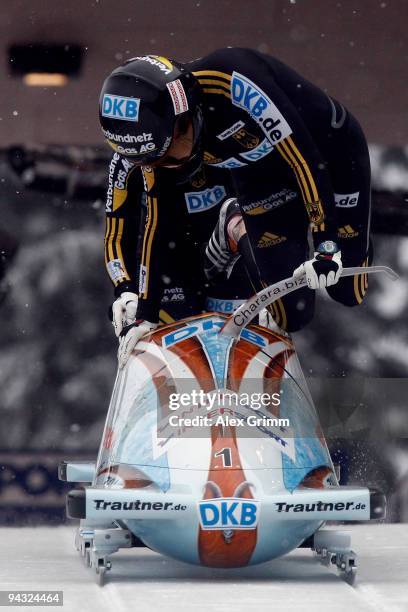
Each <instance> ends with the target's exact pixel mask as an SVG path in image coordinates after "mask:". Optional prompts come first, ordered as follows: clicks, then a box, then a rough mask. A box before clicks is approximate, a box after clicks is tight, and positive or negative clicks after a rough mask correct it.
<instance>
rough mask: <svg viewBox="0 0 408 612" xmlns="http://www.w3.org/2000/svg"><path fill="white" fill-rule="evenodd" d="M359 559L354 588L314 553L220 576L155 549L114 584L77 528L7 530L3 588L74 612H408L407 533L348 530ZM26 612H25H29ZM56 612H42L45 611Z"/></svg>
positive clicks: (120, 564)
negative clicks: (103, 577) (84, 547)
mask: <svg viewBox="0 0 408 612" xmlns="http://www.w3.org/2000/svg"><path fill="white" fill-rule="evenodd" d="M346 529H347V530H351V531H352V536H353V537H352V542H353V549H354V550H355V551H356V552H357V553H358V562H359V570H358V579H357V584H356V586H355V587H350V586H349V585H347V584H346V583H345V582H343V581H342V580H341V579H340V578H339V577H338V575H337V573H336V571H335V570H332V569H328V568H326V567H323V566H322V565H320V564H319V563H318V562H317V561H316V560H314V559H313V557H312V553H311V551H310V550H307V549H298V550H296V551H295V552H293V553H292V554H290V555H288V556H287V557H284V558H282V559H278V560H276V561H273V562H270V563H266V564H264V565H261V566H255V567H251V568H245V569H239V570H238V569H234V570H212V569H208V568H201V567H192V566H189V565H185V564H183V563H178V562H176V561H172V560H171V559H166V558H163V557H161V556H159V555H158V554H156V553H153V552H152V551H150V550H147V549H132V550H127V551H122V552H119V553H116V554H115V555H113V556H112V560H113V568H112V570H111V572H110V574H109V576H108V578H107V584H106V585H105V586H104V587H103V588H100V587H98V586H97V585H96V583H95V581H94V575H93V572H92V570H90V569H89V568H86V567H85V566H84V564H83V562H82V559H81V558H80V556H79V554H78V553H77V552H76V551H75V550H74V549H73V531H74V530H73V528H70V527H57V528H48V529H47V528H34V529H32V528H25V529H24V528H20V529H14V528H13V529H8V528H2V529H1V530H0V535H1V542H2V546H1V553H0V584H1V588H2V589H4V590H7V589H9V590H10V589H26V590H27V589H53V590H63V591H64V607H63V610H65V611H66V612H71V611H75V612H79V611H81V612H88V611H94V610H101V611H105V610H106V611H107V612H122V611H124V612H126V611H128V610H129V611H130V610H132V612H133V611H135V610H137V611H138V612H144V611H151V610H154V612H157V611H158V610H163V611H164V610H165V611H166V612H173V611H174V612H176V611H177V612H180V610H188V611H190V610H191V611H201V610H202V611H204V610H206V611H208V610H217V612H227V611H230V610H231V611H232V610H233V611H234V612H235V611H237V610H245V611H250V610H263V609H264V610H285V611H288V610H290V611H291V610H302V611H303V610H311V611H317V610H323V609H326V610H330V612H340V611H341V612H344V611H351V610H352V611H353V612H360V611H362V612H363V611H374V610H376V611H377V612H381V611H387V612H403V611H404V612H406V611H407V610H408V584H407V577H408V569H407V568H408V529H407V526H406V525H358V526H347V528H346ZM24 609H25V608H24ZM40 609H41V610H43V609H44V610H45V609H50V608H43V607H41V608H40V607H36V610H40Z"/></svg>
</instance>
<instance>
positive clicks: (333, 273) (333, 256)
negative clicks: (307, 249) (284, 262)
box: [293, 240, 343, 289]
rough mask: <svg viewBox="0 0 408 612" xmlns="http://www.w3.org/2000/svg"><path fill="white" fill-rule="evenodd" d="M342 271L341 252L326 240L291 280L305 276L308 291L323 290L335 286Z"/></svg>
mask: <svg viewBox="0 0 408 612" xmlns="http://www.w3.org/2000/svg"><path fill="white" fill-rule="evenodd" d="M342 270H343V264H342V262H341V251H339V250H338V247H337V245H336V243H335V242H332V241H331V240H326V242H322V244H320V245H319V246H318V247H317V251H316V252H315V254H314V258H313V259H309V261H305V262H304V263H302V264H301V265H300V266H299V267H298V268H296V270H295V271H294V272H293V278H299V277H300V276H302V274H306V280H307V284H308V286H309V288H310V289H323V288H324V287H330V285H335V284H336V283H337V282H338V280H339V278H340V274H341V272H342Z"/></svg>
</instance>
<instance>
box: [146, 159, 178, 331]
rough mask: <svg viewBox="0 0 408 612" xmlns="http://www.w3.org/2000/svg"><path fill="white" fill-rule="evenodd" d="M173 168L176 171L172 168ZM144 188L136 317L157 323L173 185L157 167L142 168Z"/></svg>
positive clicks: (169, 230)
mask: <svg viewBox="0 0 408 612" xmlns="http://www.w3.org/2000/svg"><path fill="white" fill-rule="evenodd" d="M173 172H175V171H173ZM142 173H143V179H144V184H145V190H146V207H147V213H146V219H145V226H144V231H143V232H142V233H141V234H140V244H139V248H138V251H139V253H140V266H139V285H138V293H139V302H138V308H137V319H138V320H144V321H150V322H152V323H157V322H158V320H159V311H160V302H161V298H162V294H163V278H162V270H163V256H164V252H165V251H166V249H167V248H168V244H169V242H170V241H171V236H172V226H174V224H175V223H177V218H175V217H174V215H173V217H172V214H171V210H172V201H173V200H174V197H173V196H172V185H171V182H169V183H167V182H166V181H165V180H163V178H162V176H161V175H160V171H159V170H155V169H153V168H150V167H143V168H142Z"/></svg>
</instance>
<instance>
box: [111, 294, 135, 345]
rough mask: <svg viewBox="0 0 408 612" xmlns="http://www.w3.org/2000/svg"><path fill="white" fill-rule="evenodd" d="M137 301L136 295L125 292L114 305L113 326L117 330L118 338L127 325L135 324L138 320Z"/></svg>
mask: <svg viewBox="0 0 408 612" xmlns="http://www.w3.org/2000/svg"><path fill="white" fill-rule="evenodd" d="M137 300H138V297H137V295H136V293H132V292H131V291H124V292H123V293H122V294H121V295H120V296H119V297H118V299H117V300H116V301H115V302H113V304H112V325H113V327H114V330H115V334H116V336H117V337H119V336H120V333H121V331H122V329H123V328H124V326H125V325H130V324H131V323H134V321H135V319H136V311H137Z"/></svg>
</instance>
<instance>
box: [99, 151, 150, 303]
mask: <svg viewBox="0 0 408 612" xmlns="http://www.w3.org/2000/svg"><path fill="white" fill-rule="evenodd" d="M142 198H143V181H142V176H141V172H140V168H136V167H132V165H131V164H130V163H129V162H128V161H127V160H126V159H124V158H123V157H121V156H120V155H118V153H114V155H113V157H112V160H111V163H110V166H109V175H108V189H107V195H106V207H105V210H106V227H105V266H106V270H107V272H108V275H109V278H110V280H111V281H112V283H113V286H114V291H115V295H116V296H119V295H120V294H121V293H123V292H124V291H132V292H135V293H137V288H138V261H137V259H138V258H137V244H138V237H139V231H140V223H141V217H142Z"/></svg>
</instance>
